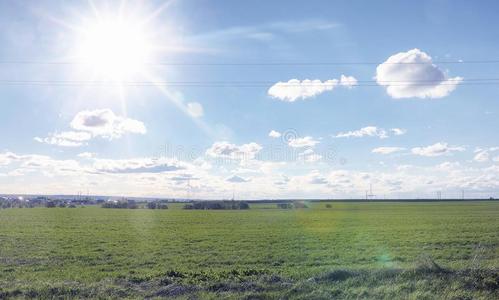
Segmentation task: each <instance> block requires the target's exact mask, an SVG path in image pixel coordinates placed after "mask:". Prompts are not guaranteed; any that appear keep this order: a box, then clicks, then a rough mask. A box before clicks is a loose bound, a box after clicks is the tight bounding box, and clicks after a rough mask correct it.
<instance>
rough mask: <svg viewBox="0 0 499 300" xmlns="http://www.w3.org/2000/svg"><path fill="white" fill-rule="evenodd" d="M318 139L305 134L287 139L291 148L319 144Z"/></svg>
mask: <svg viewBox="0 0 499 300" xmlns="http://www.w3.org/2000/svg"><path fill="white" fill-rule="evenodd" d="M319 143H320V142H319V141H318V140H315V139H314V138H313V137H311V136H305V137H302V138H292V139H290V140H289V141H288V145H289V146H290V147H293V148H304V147H314V146H315V145H317V144H319Z"/></svg>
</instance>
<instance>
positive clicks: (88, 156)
mask: <svg viewBox="0 0 499 300" xmlns="http://www.w3.org/2000/svg"><path fill="white" fill-rule="evenodd" d="M78 157H80V158H85V159H91V158H94V157H95V153H92V152H82V153H80V154H78Z"/></svg>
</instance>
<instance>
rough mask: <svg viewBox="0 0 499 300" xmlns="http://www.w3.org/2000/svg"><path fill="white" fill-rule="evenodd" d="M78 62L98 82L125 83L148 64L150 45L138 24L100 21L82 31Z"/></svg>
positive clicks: (114, 20) (109, 19)
mask: <svg viewBox="0 0 499 300" xmlns="http://www.w3.org/2000/svg"><path fill="white" fill-rule="evenodd" d="M80 41H81V43H80V45H79V46H78V50H77V51H78V54H77V57H78V60H79V61H80V62H81V63H82V64H83V65H84V66H85V67H86V68H90V69H91V70H92V71H93V72H94V74H95V75H96V76H97V77H99V78H104V79H109V80H117V81H121V80H125V79H128V78H130V77H132V76H134V75H136V74H137V73H139V72H140V71H142V69H143V68H144V66H145V64H146V63H147V62H148V61H150V60H151V55H152V41H151V40H150V38H149V35H148V32H146V30H144V28H142V27H141V26H140V22H135V21H133V20H126V19H124V18H113V17H108V18H100V20H97V21H95V22H91V23H90V24H88V25H86V26H84V27H83V34H82V37H81V39H80Z"/></svg>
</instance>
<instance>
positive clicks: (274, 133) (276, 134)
mask: <svg viewBox="0 0 499 300" xmlns="http://www.w3.org/2000/svg"><path fill="white" fill-rule="evenodd" d="M281 135H282V134H281V133H280V132H279V131H275V130H271V131H270V132H269V137H271V138H275V139H276V138H280V137H281Z"/></svg>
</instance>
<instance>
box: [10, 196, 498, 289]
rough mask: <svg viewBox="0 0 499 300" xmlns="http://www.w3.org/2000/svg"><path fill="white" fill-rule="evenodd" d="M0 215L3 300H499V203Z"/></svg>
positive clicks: (93, 210)
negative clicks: (73, 299)
mask: <svg viewBox="0 0 499 300" xmlns="http://www.w3.org/2000/svg"><path fill="white" fill-rule="evenodd" d="M273 207H275V205H268V204H267V205H258V204H256V205H252V206H251V209H250V210H246V211H242V210H241V211H186V210H182V209H180V206H175V205H170V209H168V210H147V209H137V210H127V209H103V208H100V207H85V208H76V209H69V208H33V209H4V210H0V298H6V297H20V298H23V297H35V298H46V297H62V298H69V297H76V298H77V297H81V298H87V297H91V298H107V297H111V298H125V297H129V298H144V297H153V298H154V297H181V298H213V299H218V298H249V299H251V298H256V299H259V298H302V299H311V298H316V299H321V298H355V299H357V298H387V299H393V298H409V299H425V298H427V299H435V298H444V299H476V298H483V299H498V298H499V271H498V270H499V202H485V201H484V202H449V203H444V202H426V203H345V202H343V203H335V202H333V203H332V208H326V207H325V203H312V204H310V208H308V209H295V210H280V209H275V208H273Z"/></svg>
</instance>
